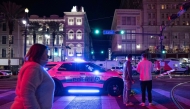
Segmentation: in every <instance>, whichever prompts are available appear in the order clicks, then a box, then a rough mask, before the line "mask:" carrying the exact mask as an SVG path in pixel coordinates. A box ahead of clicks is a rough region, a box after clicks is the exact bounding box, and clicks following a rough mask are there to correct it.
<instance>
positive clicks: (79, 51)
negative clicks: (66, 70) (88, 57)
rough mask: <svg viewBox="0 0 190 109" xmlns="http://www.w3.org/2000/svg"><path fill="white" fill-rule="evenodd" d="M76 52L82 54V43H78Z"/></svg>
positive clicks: (78, 54)
mask: <svg viewBox="0 0 190 109" xmlns="http://www.w3.org/2000/svg"><path fill="white" fill-rule="evenodd" d="M76 54H77V56H82V45H81V44H77V46H76Z"/></svg>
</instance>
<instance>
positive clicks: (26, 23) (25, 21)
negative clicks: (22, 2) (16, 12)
mask: <svg viewBox="0 0 190 109" xmlns="http://www.w3.org/2000/svg"><path fill="white" fill-rule="evenodd" d="M24 11H25V20H23V24H24V25H25V32H24V56H25V55H26V38H27V25H28V12H29V10H28V8H26V9H25V10H24Z"/></svg>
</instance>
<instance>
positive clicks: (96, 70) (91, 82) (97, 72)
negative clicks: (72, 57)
mask: <svg viewBox="0 0 190 109" xmlns="http://www.w3.org/2000/svg"><path fill="white" fill-rule="evenodd" d="M77 69H78V71H79V72H80V74H81V78H83V79H82V80H83V85H85V86H87V87H98V88H102V87H103V78H102V75H103V73H105V72H104V70H103V69H102V68H101V67H100V66H98V65H95V64H93V63H87V62H86V63H77Z"/></svg>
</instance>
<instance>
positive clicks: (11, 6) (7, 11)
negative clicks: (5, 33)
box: [0, 1, 24, 69]
mask: <svg viewBox="0 0 190 109" xmlns="http://www.w3.org/2000/svg"><path fill="white" fill-rule="evenodd" d="M0 13H2V14H3V22H5V23H6V24H7V25H8V28H9V50H8V68H9V69H10V64H11V44H12V39H13V38H12V32H13V28H14V24H15V22H16V21H17V20H18V19H19V18H21V17H22V16H23V15H24V8H22V6H21V5H17V4H16V3H13V2H10V1H8V2H3V3H2V4H1V5H0Z"/></svg>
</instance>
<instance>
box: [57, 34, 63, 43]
mask: <svg viewBox="0 0 190 109" xmlns="http://www.w3.org/2000/svg"><path fill="white" fill-rule="evenodd" d="M58 37H59V45H62V44H63V36H61V35H59V36H58Z"/></svg>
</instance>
